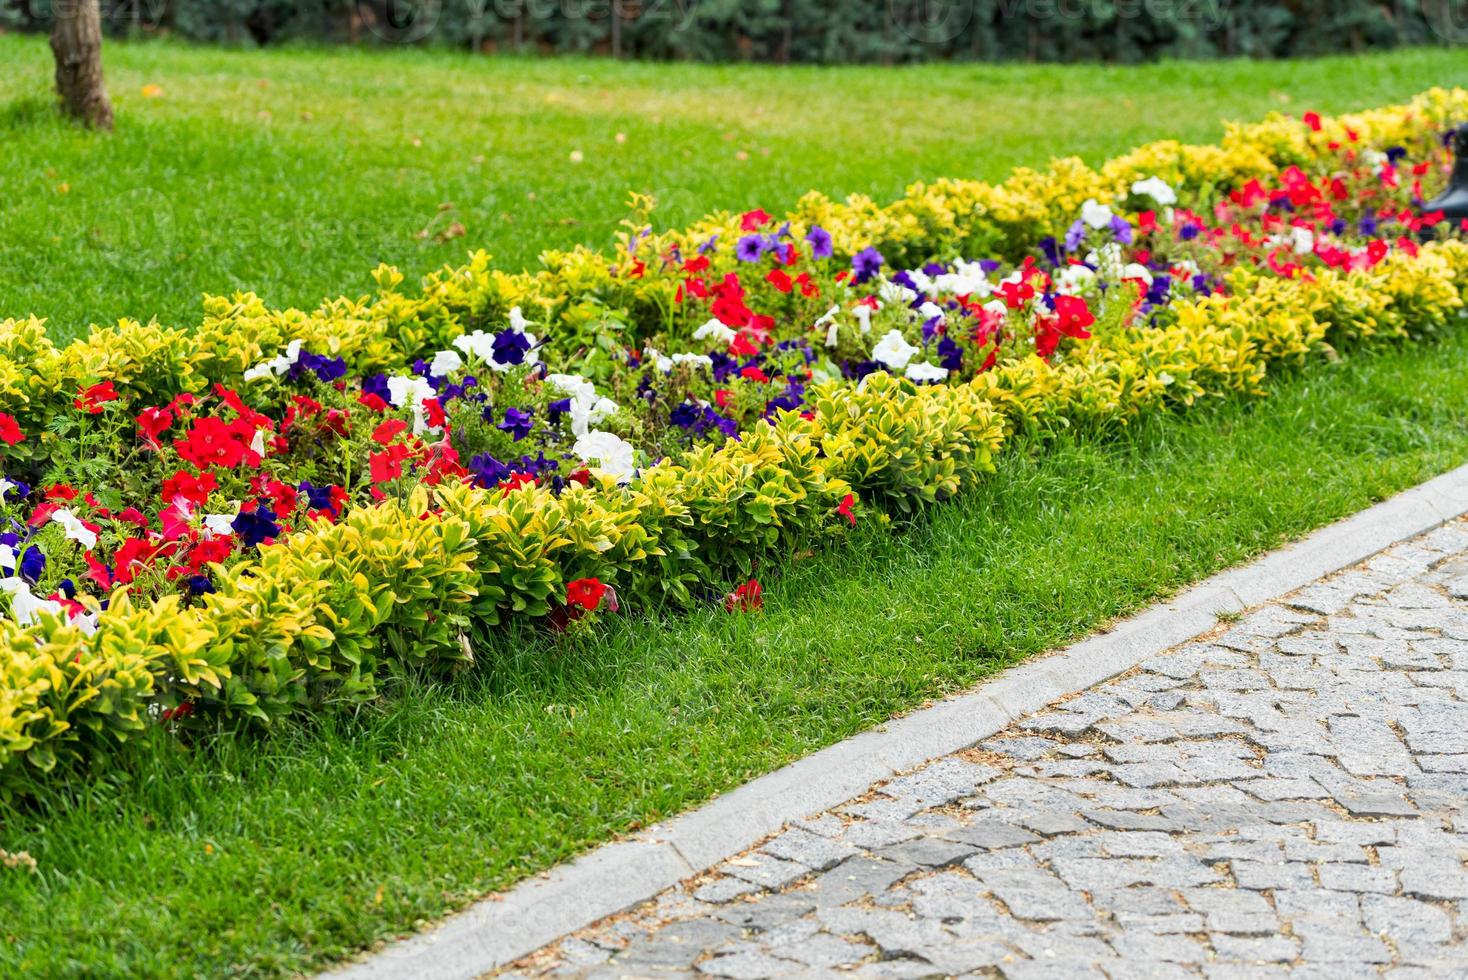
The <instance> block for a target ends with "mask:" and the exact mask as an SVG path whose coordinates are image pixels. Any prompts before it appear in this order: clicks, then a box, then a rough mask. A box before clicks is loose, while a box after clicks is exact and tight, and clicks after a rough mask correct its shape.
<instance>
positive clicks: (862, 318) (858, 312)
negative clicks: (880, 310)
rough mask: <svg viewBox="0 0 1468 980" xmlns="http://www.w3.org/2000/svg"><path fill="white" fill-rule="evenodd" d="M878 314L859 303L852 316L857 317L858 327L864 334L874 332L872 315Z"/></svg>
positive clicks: (853, 309) (853, 308)
mask: <svg viewBox="0 0 1468 980" xmlns="http://www.w3.org/2000/svg"><path fill="white" fill-rule="evenodd" d="M874 312H876V311H875V310H873V309H872V308H871V307H870V306H867V305H866V304H865V303H858V304H857V305H856V306H854V307H852V309H851V315H852V316H854V317H856V325H857V326H859V327H860V328H861V332H862V333H871V332H872V314H873V313H874Z"/></svg>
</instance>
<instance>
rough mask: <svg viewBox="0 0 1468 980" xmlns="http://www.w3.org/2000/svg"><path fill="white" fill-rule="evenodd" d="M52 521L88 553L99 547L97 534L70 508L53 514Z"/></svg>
mask: <svg viewBox="0 0 1468 980" xmlns="http://www.w3.org/2000/svg"><path fill="white" fill-rule="evenodd" d="M51 520H52V521H54V522H55V523H57V524H60V525H61V526H62V527H63V528H64V529H65V530H66V536H67V537H68V538H70V539H71V540H73V541H75V542H76V543H77V544H79V545H81V546H82V547H83V548H85V549H87V550H88V551H91V550H92V549H93V548H95V547H97V532H95V531H93V530H92V529H91V528H89V527H87V526H86V525H85V524H83V523H82V519H81V518H80V517H77V516H76V515H75V514H73V513H72V512H71V508H70V507H61V508H59V509H57V510H56V511H54V512H52V514H51Z"/></svg>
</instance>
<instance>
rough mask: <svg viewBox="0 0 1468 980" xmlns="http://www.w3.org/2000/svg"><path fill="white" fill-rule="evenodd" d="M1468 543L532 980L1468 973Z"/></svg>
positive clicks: (802, 832) (899, 797)
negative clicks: (553, 979)
mask: <svg viewBox="0 0 1468 980" xmlns="http://www.w3.org/2000/svg"><path fill="white" fill-rule="evenodd" d="M1464 855H1468V522H1457V523H1454V524H1449V525H1446V526H1444V527H1441V528H1438V529H1436V530H1434V531H1431V532H1429V533H1427V534H1424V535H1421V536H1420V537H1418V538H1415V539H1413V540H1410V541H1407V542H1404V543H1402V544H1399V545H1396V546H1395V547H1392V548H1390V549H1388V550H1387V551H1385V552H1382V553H1381V554H1379V555H1377V556H1376V557H1375V558H1373V559H1371V560H1370V561H1368V562H1366V563H1365V564H1363V565H1360V566H1357V567H1355V568H1352V569H1348V570H1345V571H1343V572H1340V573H1337V574H1335V575H1331V576H1329V577H1327V578H1325V579H1323V580H1321V581H1319V582H1317V583H1315V584H1313V585H1311V586H1309V587H1307V588H1305V589H1303V590H1300V591H1298V592H1295V593H1293V594H1291V595H1289V596H1287V597H1286V598H1285V599H1283V600H1280V601H1278V602H1273V603H1269V604H1267V605H1265V606H1263V607H1260V608H1258V609H1256V610H1254V611H1251V612H1250V613H1248V614H1246V615H1244V616H1243V617H1242V618H1240V619H1238V620H1237V621H1235V622H1231V623H1225V624H1224V625H1223V626H1221V627H1220V628H1219V629H1218V630H1217V631H1215V632H1214V633H1213V634H1210V635H1209V636H1206V637H1204V638H1202V639H1200V640H1197V641H1194V642H1190V643H1187V644H1184V645H1183V646H1181V647H1178V648H1176V649H1174V650H1172V651H1169V652H1168V653H1166V654H1164V655H1162V656H1159V657H1156V658H1154V659H1152V660H1149V661H1147V662H1145V663H1143V664H1142V665H1141V666H1140V667H1139V668H1138V669H1136V670H1133V671H1131V672H1130V673H1128V674H1125V675H1122V676H1121V677H1119V678H1116V679H1114V680H1112V681H1109V682H1107V683H1104V684H1101V685H1098V686H1097V687H1095V688H1092V689H1091V690H1089V691H1086V692H1083V693H1081V694H1079V695H1077V696H1074V697H1073V698H1070V699H1067V700H1065V701H1062V702H1061V703H1059V704H1058V705H1055V706H1053V707H1052V708H1050V709H1048V710H1046V711H1044V712H1043V713H1041V714H1039V715H1036V716H1033V717H1030V718H1028V719H1026V720H1023V721H1021V722H1019V723H1017V724H1016V725H1014V726H1013V727H1012V728H1010V729H1009V730H1007V731H1004V732H1002V733H1000V734H999V735H997V736H996V737H994V738H992V739H989V740H986V741H985V742H983V743H982V744H980V745H979V746H976V747H974V748H972V749H968V750H966V751H963V752H959V753H957V754H955V755H951V756H948V757H946V758H943V759H939V760H936V761H934V762H932V763H930V764H928V765H926V766H924V767H922V768H921V769H918V770H916V771H913V772H911V773H908V774H905V775H902V776H899V777H897V778H895V779H892V780H889V781H886V782H884V783H879V784H877V785H874V786H873V787H872V788H871V790H870V791H869V792H868V793H867V794H866V795H864V796H862V797H860V798H858V799H855V800H852V801H850V802H848V803H846V804H844V805H842V806H840V807H837V808H835V809H833V810H831V811H829V812H827V813H824V814H821V815H819V816H816V817H813V818H811V819H807V820H804V821H801V822H800V823H798V824H796V825H792V826H790V827H788V828H787V829H786V830H785V831H783V832H782V833H781V834H780V835H778V836H776V837H775V838H773V839H771V840H769V841H767V842H765V843H764V844H763V845H762V846H760V847H758V848H756V849H755V850H753V851H750V852H748V853H747V854H745V855H743V856H740V857H737V858H735V859H732V860H729V861H726V862H724V863H723V864H722V865H720V866H719V867H718V868H717V869H715V871H714V872H712V873H710V874H709V875H707V876H704V877H702V878H699V879H696V880H694V881H691V882H688V883H685V884H684V885H681V886H679V887H678V888H675V889H673V890H670V891H668V892H665V893H664V894H663V895H661V896H660V897H658V898H657V899H655V900H652V901H650V902H647V903H645V904H644V905H642V906H640V907H638V908H636V909H633V910H631V911H630V912H628V913H627V914H624V915H621V916H618V917H615V918H613V919H610V920H606V921H604V922H602V923H599V924H597V925H596V926H593V927H591V928H590V929H588V930H585V931H583V932H582V933H579V934H577V935H576V936H574V937H570V938H567V939H565V940H563V941H561V942H560V943H559V944H557V945H555V946H552V947H548V948H547V949H545V950H542V951H540V952H539V953H536V954H534V955H533V956H531V957H529V958H527V959H526V960H524V961H522V962H520V963H519V964H516V965H515V966H514V967H512V968H511V969H510V970H507V971H505V975H511V974H515V975H521V976H546V975H549V976H589V977H641V976H658V977H662V976H672V975H686V976H712V977H730V978H743V977H771V976H802V977H818V976H845V977H850V976H860V977H867V976H870V977H926V976H942V975H965V974H968V975H975V976H1002V977H1006V978H1031V977H1056V978H1066V980H1075V978H1084V977H1109V978H1113V980H1116V978H1131V977H1172V976H1179V977H1192V976H1200V975H1201V976H1206V977H1249V978H1254V977H1268V976H1291V977H1314V976H1320V977H1330V978H1332V980H1344V978H1349V977H1356V976H1373V977H1374V976H1379V975H1387V976H1391V977H1400V978H1406V977H1418V976H1421V977H1429V976H1431V977H1445V976H1463V977H1468V871H1465V868H1464V863H1463V856H1464Z"/></svg>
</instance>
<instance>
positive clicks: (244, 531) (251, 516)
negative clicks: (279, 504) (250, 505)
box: [229, 500, 280, 548]
mask: <svg viewBox="0 0 1468 980" xmlns="http://www.w3.org/2000/svg"><path fill="white" fill-rule="evenodd" d="M229 526H230V528H231V529H232V530H233V531H234V533H235V534H238V535H239V536H240V540H241V541H243V542H244V543H245V544H247V545H253V546H254V547H257V548H258V547H259V546H260V545H261V544H263V543H264V542H265V540H266V539H267V538H276V537H279V536H280V525H279V524H277V523H275V511H273V510H271V509H270V505H269V504H267V503H265V501H263V500H262V501H259V502H258V503H257V504H256V505H255V509H254V510H252V511H249V512H246V511H240V513H239V514H237V515H235V519H234V520H233V521H231V522H230V525H229Z"/></svg>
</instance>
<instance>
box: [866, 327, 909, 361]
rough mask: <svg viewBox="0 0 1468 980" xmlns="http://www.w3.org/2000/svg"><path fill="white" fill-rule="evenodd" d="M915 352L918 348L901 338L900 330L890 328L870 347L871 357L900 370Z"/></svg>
mask: <svg viewBox="0 0 1468 980" xmlns="http://www.w3.org/2000/svg"><path fill="white" fill-rule="evenodd" d="M917 353H918V348H916V347H914V346H912V345H911V344H909V343H908V342H907V341H906V340H905V339H903V336H902V331H901V330H890V331H888V332H887V335H886V336H885V337H883V338H882V339H881V340H879V341H877V346H875V347H873V348H872V359H873V360H876V361H880V362H881V363H882V364H885V365H886V366H887V367H888V368H889V369H891V370H893V371H901V370H902V369H903V368H905V367H907V362H908V361H910V360H912V358H913V355H914V354H917Z"/></svg>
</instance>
